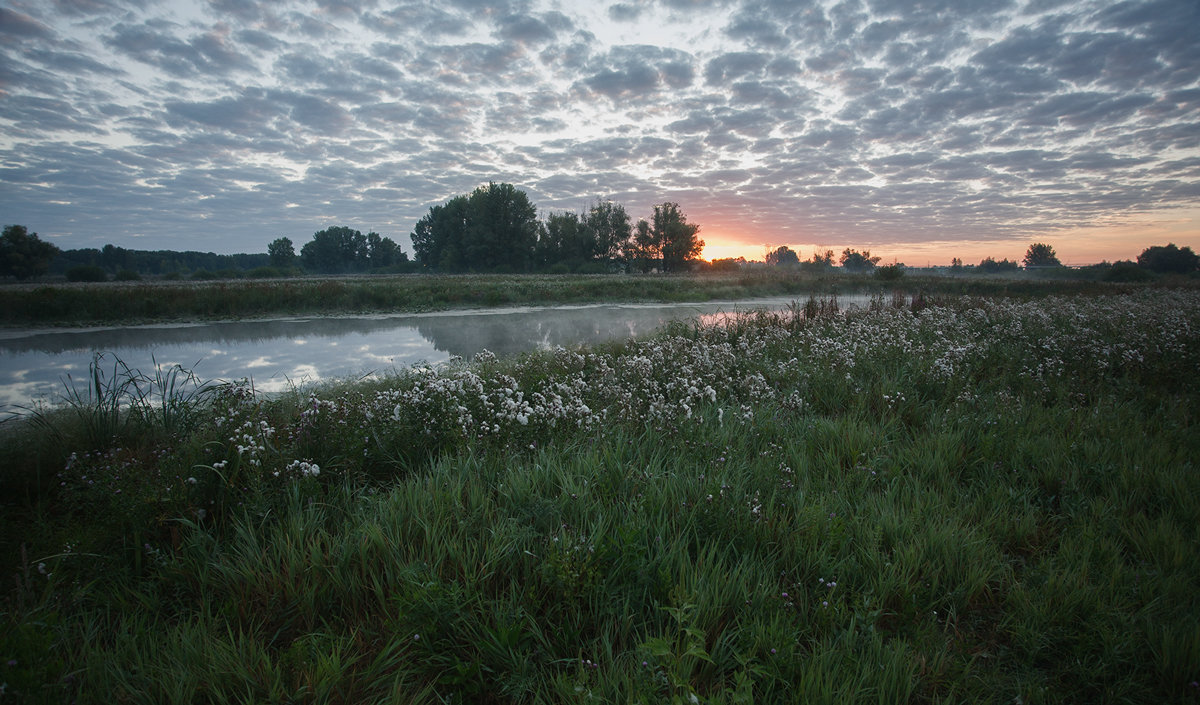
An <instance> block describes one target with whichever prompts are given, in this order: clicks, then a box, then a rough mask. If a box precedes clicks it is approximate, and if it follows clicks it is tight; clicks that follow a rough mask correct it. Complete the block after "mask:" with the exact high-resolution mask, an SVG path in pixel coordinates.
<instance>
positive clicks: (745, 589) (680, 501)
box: [0, 291, 1200, 703]
mask: <svg viewBox="0 0 1200 705" xmlns="http://www.w3.org/2000/svg"><path fill="white" fill-rule="evenodd" d="M899 303H900V301H899V300H896V301H895V302H893V303H889V302H888V301H887V300H886V299H883V298H880V299H879V301H878V303H877V305H876V306H875V307H874V309H873V310H865V311H860V312H854V313H851V314H848V315H847V314H842V313H839V312H837V311H835V310H833V307H832V306H829V305H824V306H822V305H820V304H819V302H814V303H813V306H812V311H813V312H814V315H812V316H807V317H806V316H803V315H798V314H800V313H801V312H802V310H803V309H802V308H801V307H797V308H796V310H795V311H792V312H784V313H779V314H766V313H762V314H754V315H747V316H742V317H739V318H737V319H735V320H733V321H732V322H731V323H729V324H728V325H726V326H723V327H718V326H701V325H698V324H676V325H674V326H672V327H670V328H669V329H668V330H667V331H666V332H665V333H664V334H663V335H662V336H660V337H657V338H654V339H650V340H641V341H625V342H621V343H614V344H611V345H605V346H600V347H597V348H594V349H584V348H580V349H574V350H565V349H559V350H555V351H551V352H547V353H539V354H535V355H528V356H524V357H521V358H517V359H512V360H496V359H494V358H493V357H492V356H489V355H481V356H480V357H479V358H477V359H476V360H474V361H471V362H469V363H461V364H457V365H451V366H449V367H446V368H442V369H439V370H421V369H414V370H413V371H411V372H409V373H405V374H401V375H398V376H397V377H395V378H391V379H387V380H375V381H371V382H364V383H356V384H346V385H337V386H331V387H325V388H321V389H318V390H313V393H311V394H310V393H309V392H308V391H300V390H297V391H296V392H294V393H293V394H291V395H287V396H285V397H284V398H280V399H273V400H266V399H263V398H262V397H260V396H258V395H256V394H254V393H253V390H252V389H251V388H250V387H249V385H248V384H234V385H228V386H226V387H222V388H218V389H215V390H214V391H212V392H211V393H209V394H208V395H207V396H205V397H204V398H203V400H202V403H198V404H195V405H187V406H184V407H181V408H183V409H184V410H185V411H184V413H185V414H186V417H187V419H188V421H187V423H186V424H181V425H179V426H177V427H176V428H177V429H183V428H187V429H188V430H187V431H186V432H185V431H182V430H176V431H167V430H165V429H164V428H160V427H159V426H157V425H153V426H151V424H152V423H156V422H152V421H151V420H150V419H147V418H141V417H138V418H136V419H135V420H134V421H133V422H132V423H134V424H136V425H140V426H144V427H145V428H146V429H147V430H146V433H145V434H144V439H145V440H142V441H140V442H136V438H134V436H127V437H125V438H124V439H123V440H121V441H119V442H117V443H114V444H110V446H111V447H108V448H106V449H104V450H103V451H92V452H91V453H90V454H88V453H83V452H79V451H75V453H74V455H73V456H72V455H71V453H72V450H73V448H74V445H75V441H73V440H72V439H83V438H86V435H85V430H84V425H82V424H80V423H79V422H78V421H77V420H76V419H75V418H74V417H72V416H71V415H70V414H69V413H65V412H64V413H63V414H62V415H61V416H58V417H48V418H47V422H48V423H53V424H57V425H58V428H59V433H60V437H61V439H62V440H61V441H59V442H56V443H54V444H43V445H39V443H38V442H37V440H36V438H32V437H31V436H30V435H28V434H29V431H28V428H26V427H22V426H20V423H19V422H12V423H10V424H7V426H8V428H6V429H5V433H6V436H5V444H4V452H5V454H6V458H4V460H5V462H4V467H5V468H7V471H6V472H7V475H6V477H5V481H6V482H7V483H8V484H9V486H10V487H11V488H14V489H19V490H20V491H19V492H12V493H10V494H9V495H8V496H10V497H23V498H25V499H24V500H22V501H15V502H12V503H10V504H8V505H7V506H6V507H5V512H6V513H7V514H8V516H6V517H5V521H4V527H5V528H4V531H5V536H4V544H3V554H2V555H3V560H4V564H3V569H4V571H5V572H6V573H7V574H9V575H13V576H15V577H16V581H15V582H11V583H10V585H12V586H13V587H12V589H11V590H10V591H9V593H8V594H7V595H6V597H5V601H4V602H3V607H2V608H0V609H2V611H3V614H0V619H2V620H3V621H4V624H3V627H2V628H0V682H3V683H4V684H5V689H6V693H7V694H8V695H10V696H11V695H15V696H17V697H18V698H21V699H28V700H32V701H45V702H59V701H63V700H70V699H76V700H78V701H80V702H94V701H100V700H104V701H112V700H115V701H118V702H156V703H157V702H231V701H232V702H262V701H293V700H301V701H313V702H401V703H407V702H672V701H674V702H683V703H690V702H714V703H716V702H730V703H735V702H809V701H812V702H912V703H930V702H997V703H1001V702H1003V703H1011V702H1015V701H1020V702H1025V703H1038V702H1044V703H1055V702H1133V703H1138V702H1145V703H1161V702H1181V703H1182V702H1195V701H1196V700H1197V699H1198V698H1200V686H1198V685H1196V684H1195V683H1196V681H1197V680H1198V679H1200V670H1198V666H1197V664H1200V597H1198V596H1200V591H1198V590H1197V587H1200V568H1198V567H1197V565H1196V561H1195V556H1196V550H1195V549H1196V547H1197V545H1198V544H1200V529H1198V527H1200V475H1198V474H1197V473H1196V466H1195V461H1194V459H1195V457H1197V451H1198V450H1200V444H1198V443H1197V441H1196V440H1195V418H1196V411H1197V391H1198V388H1197V387H1198V383H1197V380H1196V379H1195V370H1196V369H1200V345H1198V344H1200V339H1198V338H1197V335H1198V333H1197V331H1200V325H1198V324H1200V299H1198V298H1197V297H1196V295H1194V294H1192V293H1188V292H1166V291H1157V292H1142V293H1139V294H1136V295H1123V296H1113V297H1097V298H1082V297H1071V298H1047V299H1041V300H1037V301H1026V302H1017V301H1011V300H987V299H972V298H967V299H955V300H943V301H940V302H932V303H930V302H926V304H927V306H926V307H925V308H922V309H920V310H919V311H916V312H914V311H912V310H911V309H909V308H899V307H898V306H897V305H898V304H899ZM68 462H69V467H67V466H68ZM313 465H316V466H318V467H319V472H313V471H312V466H313ZM48 467H57V471H56V472H55V473H54V474H53V475H52V477H53V481H51V482H42V483H38V482H36V480H35V477H36V475H37V470H38V468H41V470H40V471H41V472H42V473H45V469H46V468H48ZM64 467H65V469H64ZM118 490H119V491H118Z"/></svg>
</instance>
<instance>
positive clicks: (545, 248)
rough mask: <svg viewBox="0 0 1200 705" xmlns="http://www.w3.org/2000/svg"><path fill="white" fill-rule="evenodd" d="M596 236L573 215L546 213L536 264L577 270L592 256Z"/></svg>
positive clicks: (577, 216)
mask: <svg viewBox="0 0 1200 705" xmlns="http://www.w3.org/2000/svg"><path fill="white" fill-rule="evenodd" d="M596 249H597V248H596V237H595V235H594V233H593V231H592V229H591V228H589V227H588V226H587V223H586V221H585V220H584V219H583V218H580V217H579V215H578V214H576V213H549V214H547V216H546V222H545V223H544V224H543V226H542V228H541V232H540V234H539V237H538V244H537V260H538V264H539V265H541V266H543V267H546V266H550V265H553V264H557V263H560V262H561V263H563V264H566V265H569V266H571V267H578V266H579V265H581V264H583V263H584V262H586V261H588V260H590V259H592V258H593V257H595V255H596Z"/></svg>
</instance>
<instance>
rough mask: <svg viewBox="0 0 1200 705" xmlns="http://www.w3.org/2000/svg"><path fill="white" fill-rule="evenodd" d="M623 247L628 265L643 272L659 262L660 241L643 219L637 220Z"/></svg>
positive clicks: (660, 255) (660, 253)
mask: <svg viewBox="0 0 1200 705" xmlns="http://www.w3.org/2000/svg"><path fill="white" fill-rule="evenodd" d="M625 249H626V258H627V259H628V260H629V264H630V266H632V267H636V268H637V269H640V270H641V271H643V272H649V271H650V270H651V269H654V268H655V267H657V266H659V264H660V263H661V258H662V241H661V240H660V239H658V236H657V235H656V234H655V232H654V230H653V229H652V228H651V227H650V223H649V221H647V220H645V219H640V220H638V222H637V225H635V226H634V228H633V236H632V237H631V238H630V239H629V244H628V245H627V246H626V248H625Z"/></svg>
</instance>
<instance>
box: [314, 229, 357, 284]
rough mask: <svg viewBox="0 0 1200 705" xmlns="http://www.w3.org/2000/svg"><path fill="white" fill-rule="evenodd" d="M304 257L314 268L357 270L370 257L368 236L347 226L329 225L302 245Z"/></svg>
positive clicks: (326, 270)
mask: <svg viewBox="0 0 1200 705" xmlns="http://www.w3.org/2000/svg"><path fill="white" fill-rule="evenodd" d="M300 260H301V261H302V262H303V263H304V268H305V269H308V270H310V271H313V272H324V273H326V274H333V273H344V272H353V271H355V270H357V269H359V268H360V263H362V264H364V265H365V263H366V261H367V237H366V236H365V235H363V234H362V233H361V232H359V231H357V230H353V229H351V228H347V227H345V226H336V227H332V228H326V229H324V230H321V231H318V232H316V233H314V234H313V239H312V240H310V241H309V242H307V243H305V244H304V247H302V248H300Z"/></svg>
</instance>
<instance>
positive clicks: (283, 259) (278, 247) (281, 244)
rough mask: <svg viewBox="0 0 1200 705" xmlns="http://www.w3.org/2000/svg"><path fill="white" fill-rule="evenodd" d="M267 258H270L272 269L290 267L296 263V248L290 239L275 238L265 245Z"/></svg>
mask: <svg viewBox="0 0 1200 705" xmlns="http://www.w3.org/2000/svg"><path fill="white" fill-rule="evenodd" d="M267 256H268V257H270V258H271V266H272V267H291V266H292V265H293V264H295V263H296V248H295V247H294V246H293V245H292V241H291V240H290V239H288V238H286V237H281V238H277V239H275V240H273V241H272V242H271V244H269V245H267Z"/></svg>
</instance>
